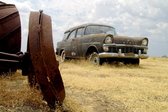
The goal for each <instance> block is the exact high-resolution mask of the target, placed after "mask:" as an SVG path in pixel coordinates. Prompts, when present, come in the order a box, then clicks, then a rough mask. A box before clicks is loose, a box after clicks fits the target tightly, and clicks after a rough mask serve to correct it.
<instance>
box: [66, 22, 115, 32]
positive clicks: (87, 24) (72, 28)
mask: <svg viewBox="0 0 168 112" xmlns="http://www.w3.org/2000/svg"><path fill="white" fill-rule="evenodd" d="M90 25H96V26H108V27H112V26H109V25H105V24H96V23H86V24H82V25H78V26H75V27H71V28H69V29H68V30H66V31H65V33H66V32H69V31H72V30H74V29H77V28H80V27H86V26H90ZM112 28H114V27H112Z"/></svg>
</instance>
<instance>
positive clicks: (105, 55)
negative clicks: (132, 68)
mask: <svg viewBox="0 0 168 112" xmlns="http://www.w3.org/2000/svg"><path fill="white" fill-rule="evenodd" d="M99 57H100V58H140V59H146V58H148V55H147V54H134V53H108V52H103V53H99Z"/></svg>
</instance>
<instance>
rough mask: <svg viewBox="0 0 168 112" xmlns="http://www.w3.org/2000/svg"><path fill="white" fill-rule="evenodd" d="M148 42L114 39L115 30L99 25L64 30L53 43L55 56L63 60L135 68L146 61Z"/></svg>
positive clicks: (137, 38) (133, 39)
mask: <svg viewBox="0 0 168 112" xmlns="http://www.w3.org/2000/svg"><path fill="white" fill-rule="evenodd" d="M147 50H148V38H147V37H128V36H118V35H117V34H116V31H115V28H114V27H112V26H109V25H102V24H92V23H91V24H83V25H79V26H76V27H73V28H70V29H68V30H67V31H65V33H64V38H63V40H62V41H60V42H58V43H57V48H56V54H57V55H60V56H61V59H62V60H63V61H64V60H65V59H67V58H85V59H89V60H90V61H91V62H92V63H94V64H102V63H103V62H105V61H118V62H123V63H124V64H137V65H139V62H140V59H146V58H148V55H147Z"/></svg>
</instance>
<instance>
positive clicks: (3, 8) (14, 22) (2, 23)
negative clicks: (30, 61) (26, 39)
mask: <svg viewBox="0 0 168 112" xmlns="http://www.w3.org/2000/svg"><path fill="white" fill-rule="evenodd" d="M20 47H21V24H20V17H19V13H18V10H17V9H16V7H15V5H12V4H5V3H4V4H2V3H1V4H0V52H6V53H14V54H15V53H17V52H20Z"/></svg>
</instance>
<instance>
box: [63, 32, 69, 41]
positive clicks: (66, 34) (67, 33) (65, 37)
mask: <svg viewBox="0 0 168 112" xmlns="http://www.w3.org/2000/svg"><path fill="white" fill-rule="evenodd" d="M68 35H69V32H65V33H64V38H63V40H66V39H67V37H68Z"/></svg>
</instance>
